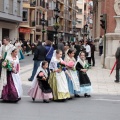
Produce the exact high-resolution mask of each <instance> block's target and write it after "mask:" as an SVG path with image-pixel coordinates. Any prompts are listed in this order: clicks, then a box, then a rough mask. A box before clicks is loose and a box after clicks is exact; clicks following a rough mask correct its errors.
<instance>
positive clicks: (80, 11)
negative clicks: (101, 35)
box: [76, 0, 84, 40]
mask: <svg viewBox="0 0 120 120" xmlns="http://www.w3.org/2000/svg"><path fill="white" fill-rule="evenodd" d="M76 18H77V21H76V29H77V32H78V40H80V39H82V37H83V36H82V30H83V28H84V0H78V1H77V14H76Z"/></svg>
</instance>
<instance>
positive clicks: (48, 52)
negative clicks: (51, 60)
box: [46, 45, 52, 57]
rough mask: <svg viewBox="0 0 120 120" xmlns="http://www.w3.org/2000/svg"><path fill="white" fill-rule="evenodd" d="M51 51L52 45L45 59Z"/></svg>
mask: <svg viewBox="0 0 120 120" xmlns="http://www.w3.org/2000/svg"><path fill="white" fill-rule="evenodd" d="M51 49H52V45H51V47H50V49H49V51H48V53H47V54H46V57H47V56H48V54H49V53H50V51H51Z"/></svg>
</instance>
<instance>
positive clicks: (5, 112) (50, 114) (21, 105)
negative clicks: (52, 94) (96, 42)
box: [0, 53, 120, 120]
mask: <svg viewBox="0 0 120 120" xmlns="http://www.w3.org/2000/svg"><path fill="white" fill-rule="evenodd" d="M95 56H96V66H95V67H92V68H91V69H90V70H89V71H88V75H89V77H90V80H91V82H92V87H93V91H92V97H91V98H84V97H81V98H74V99H72V100H69V101H66V102H64V103H61V102H51V103H48V104H45V103H42V101H35V102H33V101H32V99H31V98H30V97H29V96H28V95H27V92H28V90H29V88H30V86H31V84H32V83H31V82H29V81H28V78H29V77H30V75H31V73H32V67H33V61H32V58H33V56H32V55H31V56H27V57H26V58H25V60H23V61H21V62H20V63H21V73H20V74H21V80H22V84H23V90H24V93H23V97H22V100H21V101H20V102H18V103H17V104H14V103H3V102H2V101H1V102H0V120H48V119H49V120H80V119H81V120H119V119H120V113H119V110H120V84H119V83H118V84H117V83H114V80H115V71H114V72H113V74H112V75H111V76H109V74H110V70H107V69H103V68H102V65H101V62H100V57H99V56H98V53H96V55H95Z"/></svg>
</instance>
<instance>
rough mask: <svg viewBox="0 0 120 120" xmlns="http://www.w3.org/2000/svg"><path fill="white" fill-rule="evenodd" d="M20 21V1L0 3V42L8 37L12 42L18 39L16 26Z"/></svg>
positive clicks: (3, 1) (11, 0)
mask: <svg viewBox="0 0 120 120" xmlns="http://www.w3.org/2000/svg"><path fill="white" fill-rule="evenodd" d="M21 21H22V0H1V1H0V40H2V39H3V38H4V37H5V36H8V37H9V38H10V39H11V40H12V42H13V43H14V42H15V40H16V39H17V38H18V26H19V23H20V22H21Z"/></svg>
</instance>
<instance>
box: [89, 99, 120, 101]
mask: <svg viewBox="0 0 120 120" xmlns="http://www.w3.org/2000/svg"><path fill="white" fill-rule="evenodd" d="M91 100H95V101H108V102H120V100H115V99H91Z"/></svg>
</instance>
